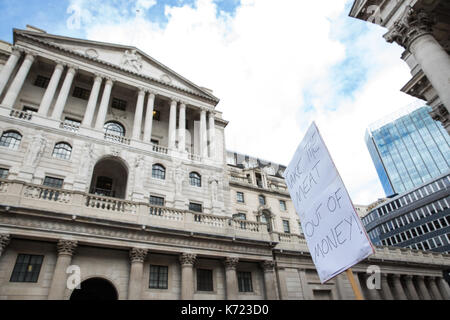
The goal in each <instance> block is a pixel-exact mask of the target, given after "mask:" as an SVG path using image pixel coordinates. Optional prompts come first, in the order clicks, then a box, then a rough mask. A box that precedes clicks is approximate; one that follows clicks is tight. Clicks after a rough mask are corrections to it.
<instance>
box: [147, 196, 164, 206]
mask: <svg viewBox="0 0 450 320" xmlns="http://www.w3.org/2000/svg"><path fill="white" fill-rule="evenodd" d="M150 204H151V205H153V206H160V207H164V198H163V197H156V196H150Z"/></svg>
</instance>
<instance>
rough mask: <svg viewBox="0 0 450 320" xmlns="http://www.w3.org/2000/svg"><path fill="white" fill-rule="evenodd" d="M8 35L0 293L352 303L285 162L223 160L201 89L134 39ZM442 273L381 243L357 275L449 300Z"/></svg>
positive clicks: (434, 261)
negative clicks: (312, 234)
mask: <svg viewBox="0 0 450 320" xmlns="http://www.w3.org/2000/svg"><path fill="white" fill-rule="evenodd" d="M13 32H14V45H7V44H3V43H2V46H1V47H0V49H1V51H0V62H1V63H0V101H1V103H0V151H1V152H0V175H1V176H0V299H74V300H76V299H94V298H99V297H102V298H110V299H174V300H178V299H183V300H185V299H188V300H189V299H197V300H201V299H233V300H238V299H239V300H246V299H253V300H262V299H354V295H353V292H352V290H351V287H350V284H349V282H348V280H347V278H346V277H345V275H340V276H337V277H336V278H334V279H332V280H330V281H329V282H327V283H326V284H320V281H319V278H318V276H317V273H316V270H315V267H314V265H313V262H312V259H311V256H310V254H309V251H308V248H307V245H306V242H305V239H304V237H303V236H302V235H301V230H300V229H299V228H298V220H297V217H296V215H295V211H294V209H293V205H292V203H291V201H290V199H289V195H288V193H287V191H286V190H287V189H286V185H285V183H284V181H283V179H282V178H281V173H282V170H283V168H284V167H282V166H278V165H274V164H268V163H265V162H261V161H259V164H258V161H257V160H254V159H251V158H250V157H246V156H243V159H244V162H245V161H246V160H245V159H248V161H247V162H248V165H245V164H244V163H242V162H241V161H236V162H231V161H230V158H231V157H230V154H229V153H227V152H226V147H225V138H224V130H225V128H226V126H227V121H225V120H224V119H222V116H221V112H220V111H218V110H217V109H216V106H217V104H218V102H219V100H218V99H217V98H216V97H215V96H214V95H213V94H212V92H211V90H209V89H205V88H202V87H199V86H197V85H195V84H193V83H192V82H190V81H189V80H187V79H185V78H183V77H182V76H180V75H178V74H177V73H175V72H174V71H172V70H170V69H169V68H167V67H166V66H164V65H162V64H161V63H159V62H157V61H155V60H154V59H152V58H151V57H150V56H148V55H147V54H145V53H144V52H142V51H140V50H138V49H136V48H133V47H128V46H121V45H114V44H108V43H100V42H94V41H86V40H81V39H72V38H66V37H61V36H55V35H51V34H47V33H45V32H43V31H41V30H38V29H33V28H32V29H31V30H14V31H13ZM237 157H238V155H236V158H237ZM255 162H256V164H257V165H254V164H255ZM244 215H245V216H244ZM371 265H377V266H378V267H379V268H380V271H381V273H382V277H381V279H382V281H381V287H380V289H379V290H369V289H368V288H367V286H366V279H367V277H368V276H369V274H368V273H367V269H368V267H369V266H371ZM448 269H450V257H449V256H448V255H445V254H439V253H426V252H422V251H415V250H410V249H403V248H402V249H399V248H390V247H383V248H381V247H380V248H377V250H376V254H375V255H373V256H371V257H370V258H368V259H366V260H365V261H363V262H361V263H359V264H358V265H356V266H355V267H354V268H353V271H354V272H355V273H356V274H357V275H358V277H357V280H358V283H359V286H360V287H361V289H362V291H363V294H364V296H365V297H366V298H367V299H394V298H395V299H419V298H422V299H449V298H450V289H449V286H448V283H447V282H446V281H445V279H444V275H445V274H446V272H447V270H448ZM77 279H78V280H79V281H80V282H81V289H76V288H74V287H73V286H71V285H70V284H74V283H77ZM71 281H73V282H71Z"/></svg>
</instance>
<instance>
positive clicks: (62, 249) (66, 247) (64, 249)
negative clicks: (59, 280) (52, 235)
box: [56, 239, 78, 256]
mask: <svg viewBox="0 0 450 320" xmlns="http://www.w3.org/2000/svg"><path fill="white" fill-rule="evenodd" d="M77 246H78V242H77V241H75V240H65V239H60V240H59V241H58V244H57V245H56V247H57V249H58V255H68V256H72V255H73V254H74V253H75V249H76V248H77Z"/></svg>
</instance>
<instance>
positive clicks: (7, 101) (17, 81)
mask: <svg viewBox="0 0 450 320" xmlns="http://www.w3.org/2000/svg"><path fill="white" fill-rule="evenodd" d="M34 59H35V56H34V54H32V53H27V55H26V56H25V59H24V60H23V62H22V65H21V66H20V69H19V71H18V72H17V74H16V76H15V78H14V80H13V82H12V83H11V85H10V86H9V89H8V92H7V93H6V95H5V98H3V102H2V104H3V105H4V106H5V107H8V108H12V107H13V106H14V103H15V102H16V99H17V97H18V96H19V93H20V90H21V89H22V86H23V84H24V83H25V80H26V78H27V75H28V72H29V71H30V68H31V65H32V64H33V62H34Z"/></svg>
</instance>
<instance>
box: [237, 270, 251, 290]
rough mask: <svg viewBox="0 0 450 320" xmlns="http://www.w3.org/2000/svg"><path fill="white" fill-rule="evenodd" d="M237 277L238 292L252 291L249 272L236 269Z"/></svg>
mask: <svg viewBox="0 0 450 320" xmlns="http://www.w3.org/2000/svg"><path fill="white" fill-rule="evenodd" d="M237 277H238V285H239V292H253V285H252V273H251V272H243V271H238V272H237Z"/></svg>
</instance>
